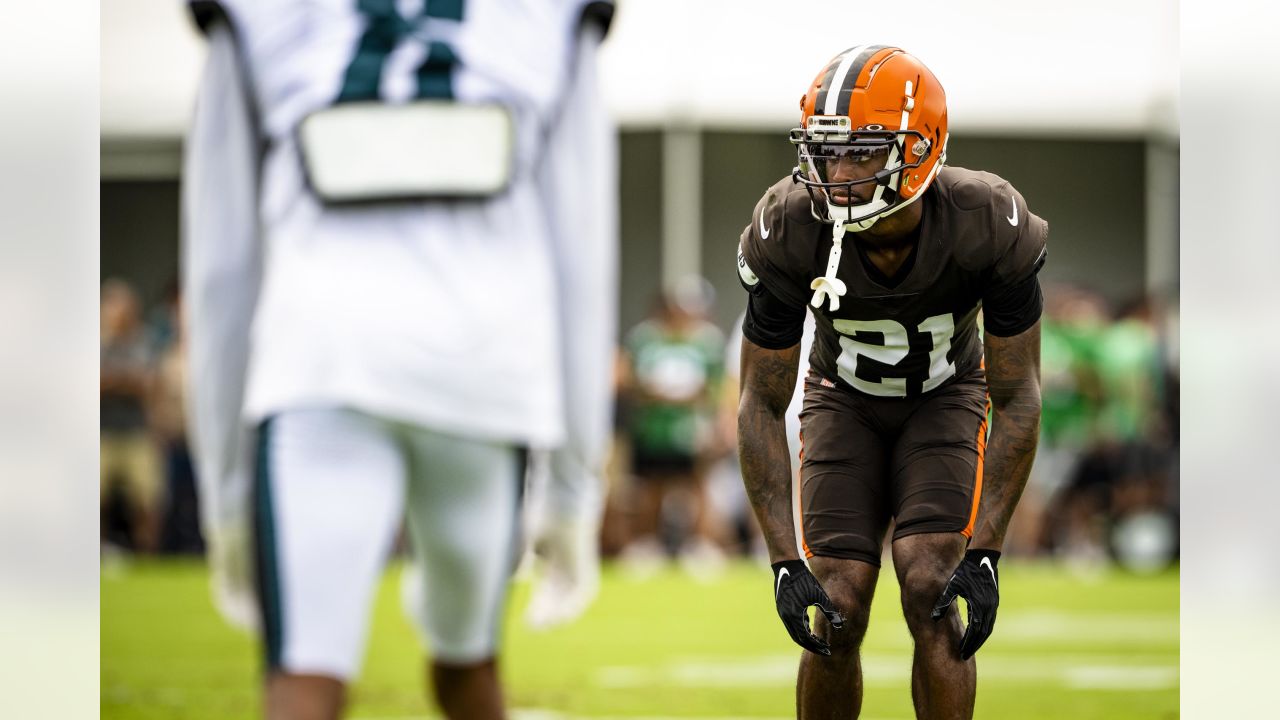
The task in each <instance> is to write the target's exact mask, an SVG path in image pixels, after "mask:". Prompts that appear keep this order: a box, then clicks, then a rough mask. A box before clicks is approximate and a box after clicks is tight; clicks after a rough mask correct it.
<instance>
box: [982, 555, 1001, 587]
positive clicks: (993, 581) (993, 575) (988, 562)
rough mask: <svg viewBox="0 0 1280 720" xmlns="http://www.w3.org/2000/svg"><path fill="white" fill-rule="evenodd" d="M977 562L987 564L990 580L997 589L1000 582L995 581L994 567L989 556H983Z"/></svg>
mask: <svg viewBox="0 0 1280 720" xmlns="http://www.w3.org/2000/svg"><path fill="white" fill-rule="evenodd" d="M978 564H979V565H986V566H987V570H989V571H991V582H992V584H994V585H995V586H996V589H997V590H999V589H1000V583H999V582H997V581H996V569H995V568H993V567H991V558H985V557H984V558H982V560H981V561H980V562H979V563H978Z"/></svg>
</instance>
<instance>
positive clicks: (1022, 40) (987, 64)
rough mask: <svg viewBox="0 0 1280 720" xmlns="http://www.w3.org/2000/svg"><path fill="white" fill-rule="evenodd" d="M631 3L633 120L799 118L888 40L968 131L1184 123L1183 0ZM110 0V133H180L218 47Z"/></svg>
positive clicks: (748, 122)
mask: <svg viewBox="0 0 1280 720" xmlns="http://www.w3.org/2000/svg"><path fill="white" fill-rule="evenodd" d="M475 1H479V0H475ZM352 2H355V0H352ZM619 6H620V7H619V10H618V15H617V18H616V22H615V24H614V27H613V31H612V32H611V34H610V36H609V38H608V40H607V41H606V45H605V49H604V57H603V67H602V70H601V74H602V78H603V81H604V83H605V85H606V96H607V98H608V101H609V105H610V107H611V108H612V110H613V112H614V114H615V117H616V118H617V120H618V121H619V123H620V124H621V125H623V126H624V127H628V126H630V127H637V126H641V127H681V128H740V129H770V130H774V129H778V128H782V127H786V126H788V125H790V124H792V123H794V122H795V120H796V118H797V115H798V109H797V105H798V99H799V97H800V95H801V94H802V93H803V92H804V90H805V89H806V88H807V87H808V84H809V82H810V80H812V78H813V76H814V74H816V73H817V71H818V70H819V69H820V68H821V67H822V66H823V65H824V64H825V62H826V60H827V59H829V58H830V57H831V56H833V55H835V54H836V53H838V52H839V51H841V50H843V49H844V48H846V47H849V46H852V45H855V44H858V43H861V42H880V43H889V44H896V45H900V46H901V47H903V48H906V49H907V50H908V51H910V52H912V53H914V54H916V55H917V56H919V57H920V58H921V59H922V60H924V61H925V63H926V64H928V65H929V66H930V67H931V68H932V69H933V71H934V73H935V74H936V75H937V76H938V78H939V79H940V80H941V81H942V83H943V85H944V87H945V88H946V90H947V97H948V103H949V107H950V115H951V126H952V130H953V131H955V132H971V133H985V134H995V133H999V134H1015V133H1016V134H1034V135H1064V134H1067V135H1080V134H1101V135H1105V136H1109V137H1143V136H1151V135H1161V136H1166V137H1168V136H1176V134H1177V113H1176V100H1177V89H1178V28H1177V23H1178V16H1177V5H1176V3H1174V2H1169V1H1168V0H1122V1H1121V2H1116V1H1115V0H1075V1H1074V2H1071V3H1039V2H1024V1H1022V0H981V1H978V2H964V3H960V2H954V1H950V2H948V1H946V0H916V2H913V3H910V4H900V5H891V4H884V5H883V6H882V8H880V9H877V10H872V9H871V7H870V4H868V3H860V2H853V1H852V0H846V1H827V2H821V1H819V0H791V1H790V2H785V3H781V2H775V1H771V0H619ZM101 9H102V105H101V123H102V136H103V139H104V141H105V142H106V143H107V144H110V143H121V142H123V143H125V144H128V143H129V141H143V142H144V144H145V142H146V141H157V140H158V141H173V140H176V139H177V138H179V137H180V136H181V134H182V129H183V127H184V126H185V125H186V122H187V118H188V115H189V112H190V107H191V103H192V98H193V97H194V88H195V83H196V79H197V77H198V74H199V66H200V59H201V52H202V49H201V42H200V39H199V37H198V36H197V34H196V33H195V31H194V29H193V27H192V25H191V23H190V21H189V20H188V18H187V17H186V16H185V13H184V8H183V3H182V2H180V0H103V2H102V6H101Z"/></svg>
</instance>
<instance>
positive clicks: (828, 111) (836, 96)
mask: <svg viewBox="0 0 1280 720" xmlns="http://www.w3.org/2000/svg"><path fill="white" fill-rule="evenodd" d="M865 47H867V46H866V45H859V46H858V47H856V48H853V49H852V50H849V51H848V52H846V53H845V54H844V59H843V60H841V61H840V67H838V68H836V74H835V75H832V76H831V85H830V86H829V87H830V89H829V90H827V106H826V107H824V108H823V109H822V114H823V115H835V114H836V108H837V106H838V105H839V104H840V88H842V87H844V79H845V76H847V75H848V74H849V68H850V67H852V66H853V61H854V60H857V59H858V55H859V54H861V53H862V50H863V48H865Z"/></svg>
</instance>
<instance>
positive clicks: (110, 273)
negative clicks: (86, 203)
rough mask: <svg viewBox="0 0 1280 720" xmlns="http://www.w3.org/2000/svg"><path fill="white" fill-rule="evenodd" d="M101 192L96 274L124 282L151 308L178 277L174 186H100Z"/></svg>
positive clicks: (123, 183)
mask: <svg viewBox="0 0 1280 720" xmlns="http://www.w3.org/2000/svg"><path fill="white" fill-rule="evenodd" d="M99 189H100V191H101V194H100V209H99V213H98V217H99V225H100V230H101V241H100V242H101V248H100V249H101V253H100V254H101V261H100V272H99V274H100V276H101V278H102V279H106V278H109V277H121V278H124V279H125V280H128V281H129V282H131V283H133V285H134V287H136V288H137V289H138V291H139V292H140V293H141V294H142V298H143V300H144V301H145V302H146V303H147V304H148V305H151V304H153V303H155V302H157V301H158V300H160V298H161V295H162V294H163V292H164V289H165V286H166V285H167V284H168V283H170V282H171V281H173V280H174V279H176V277H177V273H178V181H177V180H172V179H170V180H145V181H127V182H126V181H103V182H102V183H101V184H100V188H99Z"/></svg>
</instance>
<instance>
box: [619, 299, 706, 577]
mask: <svg viewBox="0 0 1280 720" xmlns="http://www.w3.org/2000/svg"><path fill="white" fill-rule="evenodd" d="M713 298H714V296H713V292H712V290H711V287H710V284H709V283H707V281H706V280H704V279H702V278H685V279H683V280H682V281H680V282H679V283H677V285H676V286H675V288H673V290H672V291H671V292H668V293H666V294H663V295H662V296H661V297H659V298H658V301H657V302H656V305H655V308H654V311H653V313H652V315H651V317H650V318H649V319H647V320H644V321H643V322H641V323H640V324H639V325H637V326H636V327H634V328H632V329H631V331H630V332H629V333H628V334H627V338H626V343H625V358H626V362H625V370H624V373H623V379H622V393H623V396H624V398H625V404H626V408H627V435H628V438H629V444H630V448H631V472H632V475H633V476H634V478H635V481H636V482H635V487H634V488H633V490H634V496H633V497H634V503H633V507H634V513H633V516H632V517H633V524H632V527H631V539H630V543H629V544H628V546H627V547H626V549H625V550H624V551H623V559H624V561H626V562H627V563H628V565H630V566H631V567H632V568H633V569H636V570H639V571H642V572H643V571H648V570H651V569H653V568H656V567H657V566H658V565H659V564H661V562H662V560H663V558H664V557H666V556H667V555H670V554H672V553H675V554H678V555H679V556H680V558H681V561H682V562H683V563H685V564H686V565H687V566H688V567H689V568H690V569H695V568H696V569H698V570H705V569H709V568H714V567H715V566H716V565H718V564H720V563H721V562H722V560H723V553H722V549H721V543H722V532H721V528H720V524H719V520H718V518H716V517H715V514H714V513H713V512H712V510H711V506H710V503H709V502H708V497H707V485H706V477H707V470H708V468H709V466H710V463H711V461H712V459H713V457H714V456H715V455H716V454H717V453H722V452H725V451H726V450H727V448H726V447H724V446H723V445H722V444H721V443H717V439H718V437H717V433H716V432H715V410H716V398H717V396H718V394H719V392H720V384H721V381H722V377H723V367H722V362H723V358H724V333H723V332H721V331H720V329H719V328H717V327H716V326H715V325H713V324H712V323H711V322H710V321H709V320H708V319H707V318H708V314H709V312H710V310H711V305H712V302H713ZM673 526H674V527H673Z"/></svg>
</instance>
